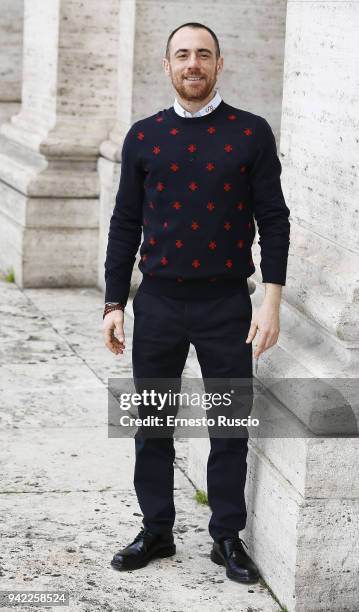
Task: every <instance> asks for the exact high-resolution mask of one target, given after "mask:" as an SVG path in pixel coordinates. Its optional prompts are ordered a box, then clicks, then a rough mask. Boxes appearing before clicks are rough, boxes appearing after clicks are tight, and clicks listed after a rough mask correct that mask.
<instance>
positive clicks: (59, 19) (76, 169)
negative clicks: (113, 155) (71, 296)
mask: <svg viewBox="0 0 359 612" xmlns="http://www.w3.org/2000/svg"><path fill="white" fill-rule="evenodd" d="M117 37H118V2H117V0H109V1H108V2H107V3H106V10H99V7H98V2H96V0H87V1H86V2H82V1H80V0H48V1H47V2H44V1H43V0H25V27H24V61H23V88H22V93H23V96H22V107H21V111H20V113H19V114H18V115H15V116H14V117H12V119H11V121H10V122H9V123H5V124H4V125H3V126H2V129H1V147H0V151H1V153H0V181H1V182H0V227H1V230H0V232H1V234H0V239H1V243H2V249H1V253H0V258H1V261H0V266H1V267H2V268H8V267H12V268H13V269H14V271H15V280H16V282H17V283H18V284H19V285H21V286H64V285H91V284H94V285H95V284H96V276H97V269H96V268H97V266H96V264H97V251H98V196H99V182H98V175H97V168H96V163H97V157H98V151H99V145H100V143H101V142H102V141H103V139H104V138H105V136H106V134H107V132H108V129H109V127H110V125H111V124H112V123H113V119H114V117H115V95H114V92H115V83H116V68H117V66H116V49H117V43H118V41H117Z"/></svg>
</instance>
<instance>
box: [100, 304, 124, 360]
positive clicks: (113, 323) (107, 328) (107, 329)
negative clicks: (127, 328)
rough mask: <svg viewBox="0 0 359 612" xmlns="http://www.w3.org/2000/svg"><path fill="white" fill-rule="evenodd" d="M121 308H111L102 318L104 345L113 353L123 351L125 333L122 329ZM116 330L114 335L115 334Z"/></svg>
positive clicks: (122, 316)
mask: <svg viewBox="0 0 359 612" xmlns="http://www.w3.org/2000/svg"><path fill="white" fill-rule="evenodd" d="M123 320H124V314H123V310H112V311H111V312H108V313H107V315H106V316H105V318H104V320H103V326H102V329H103V334H104V338H105V345H106V346H107V348H108V349H109V351H111V353H114V354H115V355H118V354H119V353H121V354H122V353H123V351H124V349H125V333H124V330H123ZM115 331H116V336H115Z"/></svg>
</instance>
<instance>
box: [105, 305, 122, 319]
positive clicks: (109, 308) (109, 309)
mask: <svg viewBox="0 0 359 612" xmlns="http://www.w3.org/2000/svg"><path fill="white" fill-rule="evenodd" d="M113 310H123V311H124V310H125V306H124V304H105V308H104V311H103V316H102V319H104V318H105V316H106V315H107V314H108V313H109V312H112V311H113Z"/></svg>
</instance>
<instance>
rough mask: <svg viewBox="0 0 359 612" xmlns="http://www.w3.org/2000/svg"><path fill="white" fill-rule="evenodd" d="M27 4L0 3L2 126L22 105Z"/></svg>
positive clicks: (18, 1)
mask: <svg viewBox="0 0 359 612" xmlns="http://www.w3.org/2000/svg"><path fill="white" fill-rule="evenodd" d="M23 19H24V0H0V125H1V124H2V123H4V122H5V121H8V120H9V119H10V117H11V115H13V114H14V113H16V112H17V111H18V109H19V105H20V101H21V75H22V35H23Z"/></svg>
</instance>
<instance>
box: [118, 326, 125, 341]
mask: <svg viewBox="0 0 359 612" xmlns="http://www.w3.org/2000/svg"><path fill="white" fill-rule="evenodd" d="M116 335H117V340H118V341H119V342H120V343H121V344H124V342H125V333H124V331H123V325H121V324H120V323H117V324H116Z"/></svg>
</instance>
